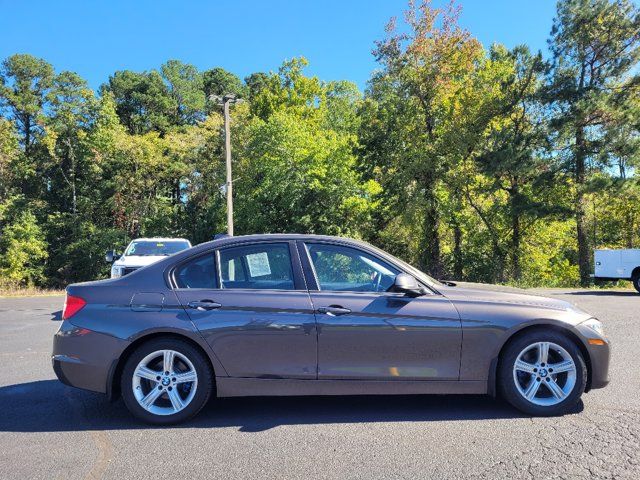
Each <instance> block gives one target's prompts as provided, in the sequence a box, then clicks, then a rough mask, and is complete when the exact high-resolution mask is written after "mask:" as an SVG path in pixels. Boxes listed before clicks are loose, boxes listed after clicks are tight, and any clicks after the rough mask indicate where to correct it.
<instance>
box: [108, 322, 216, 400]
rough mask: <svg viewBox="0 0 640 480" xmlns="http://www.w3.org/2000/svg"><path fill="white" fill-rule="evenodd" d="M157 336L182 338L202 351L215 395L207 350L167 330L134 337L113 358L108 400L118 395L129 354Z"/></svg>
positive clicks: (214, 379)
mask: <svg viewBox="0 0 640 480" xmlns="http://www.w3.org/2000/svg"><path fill="white" fill-rule="evenodd" d="M158 338H163V339H164V338H173V339H176V340H182V341H184V342H186V343H188V344H190V345H191V346H192V347H194V348H195V349H197V350H198V351H199V352H200V353H202V355H203V356H204V358H205V359H206V360H207V362H208V363H209V366H210V367H211V371H212V372H213V378H212V379H211V381H212V382H213V385H214V395H215V384H216V366H215V365H214V362H212V360H211V356H210V355H209V352H207V350H206V349H205V348H204V347H203V346H202V345H201V344H200V343H198V342H197V341H195V340H194V339H193V338H191V337H189V336H187V335H183V334H180V333H176V332H170V331H167V332H152V333H148V334H146V335H142V336H140V337H138V338H136V339H135V340H134V341H133V342H131V343H130V344H129V345H128V346H127V348H125V349H124V351H123V352H122V354H120V356H119V357H118V358H117V359H116V360H114V362H113V364H112V365H111V368H110V369H109V377H108V378H107V397H108V398H109V400H111V401H113V400H116V399H117V398H118V397H119V396H120V377H121V376H122V371H123V370H124V366H125V364H126V363H127V360H128V359H129V357H130V356H131V354H132V353H133V352H135V351H136V350H137V349H138V347H140V346H141V345H143V344H144V343H147V342H149V341H151V340H156V339H158Z"/></svg>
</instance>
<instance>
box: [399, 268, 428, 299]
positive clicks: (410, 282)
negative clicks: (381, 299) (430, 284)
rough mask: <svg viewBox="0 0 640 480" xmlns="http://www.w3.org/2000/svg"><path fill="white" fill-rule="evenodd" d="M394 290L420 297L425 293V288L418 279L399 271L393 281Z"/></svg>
mask: <svg viewBox="0 0 640 480" xmlns="http://www.w3.org/2000/svg"><path fill="white" fill-rule="evenodd" d="M393 291H394V292H402V293H404V294H406V295H407V296H409V297H419V296H421V295H424V294H425V291H424V288H422V287H421V286H420V284H419V283H418V281H417V280H416V279H415V278H413V277H412V276H411V275H409V274H407V273H399V274H398V275H396V278H395V280H394V281H393Z"/></svg>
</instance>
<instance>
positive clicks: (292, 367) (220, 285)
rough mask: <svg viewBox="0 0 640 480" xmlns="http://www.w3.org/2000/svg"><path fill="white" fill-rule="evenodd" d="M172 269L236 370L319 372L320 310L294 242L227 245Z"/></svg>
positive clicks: (223, 358) (185, 298)
mask: <svg viewBox="0 0 640 480" xmlns="http://www.w3.org/2000/svg"><path fill="white" fill-rule="evenodd" d="M172 276H173V281H174V282H175V284H176V286H177V288H176V294H177V296H178V298H179V300H180V302H181V303H182V305H183V306H184V307H185V310H186V311H187V313H188V315H189V317H190V319H191V320H192V321H193V322H194V324H195V325H196V327H197V328H198V329H199V330H200V332H201V333H202V335H203V336H204V338H205V339H206V341H207V342H208V343H209V345H210V346H211V348H212V350H213V352H214V354H215V355H216V356H217V358H218V360H219V361H220V362H221V363H222V365H223V366H224V368H225V370H226V371H227V373H228V375H229V376H232V377H259V378H310V379H315V378H316V368H317V349H316V345H317V337H316V328H315V317H314V314H313V309H312V307H311V300H310V298H309V293H308V291H307V289H306V285H305V283H304V278H303V275H302V270H301V267H300V261H299V258H298V253H297V250H296V248H295V244H294V242H259V243H250V244H239V245H233V246H229V247H224V248H220V249H219V250H216V251H211V252H208V253H206V254H205V255H202V256H200V257H198V258H195V259H190V260H189V261H187V262H186V263H183V264H181V265H179V266H178V267H177V268H176V269H175V270H174V272H173V275H172Z"/></svg>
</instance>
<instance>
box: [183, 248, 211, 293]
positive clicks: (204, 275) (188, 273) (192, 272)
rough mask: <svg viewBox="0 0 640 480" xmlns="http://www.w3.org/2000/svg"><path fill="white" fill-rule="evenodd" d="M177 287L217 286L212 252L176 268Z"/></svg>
mask: <svg viewBox="0 0 640 480" xmlns="http://www.w3.org/2000/svg"><path fill="white" fill-rule="evenodd" d="M174 278H175V280H176V284H177V286H178V288H218V285H217V283H218V282H217V281H216V265H215V260H214V257H213V254H209V255H204V256H202V257H198V258H196V259H194V260H191V261H190V262H188V263H185V264H184V265H181V266H180V267H178V268H177V269H176V272H175V275H174Z"/></svg>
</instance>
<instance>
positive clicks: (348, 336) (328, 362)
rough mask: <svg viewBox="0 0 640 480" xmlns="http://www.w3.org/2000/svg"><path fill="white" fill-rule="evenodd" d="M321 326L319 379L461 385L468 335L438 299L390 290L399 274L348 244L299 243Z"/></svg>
mask: <svg viewBox="0 0 640 480" xmlns="http://www.w3.org/2000/svg"><path fill="white" fill-rule="evenodd" d="M299 250H300V255H301V256H302V258H303V265H304V266H305V274H306V276H307V279H308V283H309V284H310V289H311V290H310V294H311V300H312V302H313V305H314V309H315V312H316V321H317V324H318V378H319V379H360V380H363V379H364V380H367V379H369V380H374V379H378V380H394V379H399V380H411V379H414V380H457V379H458V378H459V372H460V351H461V343H462V330H461V324H460V319H459V316H458V313H457V311H456V309H455V308H454V307H453V305H452V304H451V302H449V300H447V299H446V298H445V297H443V296H441V295H438V294H436V293H428V294H426V295H424V296H420V297H417V298H411V297H408V296H406V295H404V294H401V293H392V292H388V291H387V290H388V289H389V287H391V285H392V284H393V281H394V278H395V275H396V274H398V273H400V269H399V268H398V267H396V266H393V265H391V264H390V263H389V262H387V261H384V260H383V259H381V258H379V257H378V256H376V255H375V253H374V252H368V251H365V250H363V249H359V248H356V247H354V246H349V245H345V244H333V243H321V242H304V243H302V242H300V243H299Z"/></svg>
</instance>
